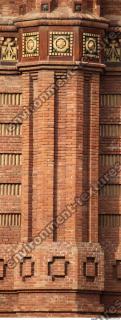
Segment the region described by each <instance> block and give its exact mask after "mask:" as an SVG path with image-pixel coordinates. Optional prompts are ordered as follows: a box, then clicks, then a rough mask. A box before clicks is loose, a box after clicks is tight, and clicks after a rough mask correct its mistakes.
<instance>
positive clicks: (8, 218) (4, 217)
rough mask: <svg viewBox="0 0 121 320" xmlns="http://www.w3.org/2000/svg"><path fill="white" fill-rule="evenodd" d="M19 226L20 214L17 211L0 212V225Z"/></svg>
mask: <svg viewBox="0 0 121 320" xmlns="http://www.w3.org/2000/svg"><path fill="white" fill-rule="evenodd" d="M14 226H16V227H20V226H21V214H17V213H0V227H14Z"/></svg>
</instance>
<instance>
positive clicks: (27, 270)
mask: <svg viewBox="0 0 121 320" xmlns="http://www.w3.org/2000/svg"><path fill="white" fill-rule="evenodd" d="M20 275H21V277H22V279H23V280H24V281H25V280H26V279H27V278H31V277H32V276H33V275H34V262H33V261H32V258H31V257H26V258H24V259H23V262H22V263H21V264H20Z"/></svg>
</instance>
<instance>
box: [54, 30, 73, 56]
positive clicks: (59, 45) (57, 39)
mask: <svg viewBox="0 0 121 320" xmlns="http://www.w3.org/2000/svg"><path fill="white" fill-rule="evenodd" d="M72 53H73V32H50V43H49V55H50V56H72Z"/></svg>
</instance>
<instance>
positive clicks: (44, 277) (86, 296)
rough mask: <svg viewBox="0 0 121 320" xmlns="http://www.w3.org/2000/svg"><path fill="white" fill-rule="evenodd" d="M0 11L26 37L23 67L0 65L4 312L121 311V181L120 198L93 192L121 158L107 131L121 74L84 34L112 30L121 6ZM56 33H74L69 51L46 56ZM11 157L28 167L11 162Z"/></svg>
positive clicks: (116, 140)
mask: <svg viewBox="0 0 121 320" xmlns="http://www.w3.org/2000/svg"><path fill="white" fill-rule="evenodd" d="M47 2H48V1H47ZM77 3H78V4H80V1H79V0H78V1H76V4H77ZM117 3H118V5H117V6H116V4H117ZM0 5H1V14H2V16H3V18H1V19H0V37H3V36H4V37H7V38H10V37H18V51H19V52H18V53H19V54H18V61H17V63H13V62H10V61H7V62H6V61H4V62H3V61H2V63H1V64H0V94H3V96H2V97H1V98H0V99H1V100H0V101H1V102H0V103H1V104H0V154H1V158H0V159H1V160H0V161H1V162H0V316H3V317H10V316H12V317H19V316H22V317H23V316H24V317H26V316H27V317H28V316H30V317H32V316H34V317H40V316H44V317H49V316H50V317H56V316H61V317H69V316H72V317H76V316H85V314H86V315H87V316H91V317H92V316H95V315H97V314H98V315H101V314H103V313H104V310H108V311H107V312H108V313H110V314H113V313H116V314H121V301H120V300H121V294H120V292H121V289H120V281H121V244H120V238H121V230H120V229H121V225H119V224H120V223H121V221H120V223H119V224H118V225H117V224H116V225H115V226H113V225H112V224H111V221H112V220H111V219H113V218H112V217H113V216H114V215H115V216H116V219H117V220H116V221H119V220H120V219H119V216H120V211H121V201H120V194H121V190H120V186H119V185H120V183H121V177H120V173H118V174H117V176H116V177H111V178H110V185H111V186H112V188H113V191H111V192H112V193H114V194H113V195H112V194H111V195H110V194H109V190H108V188H107V189H106V187H104V190H102V191H101V192H99V193H98V190H97V189H98V187H97V182H98V181H99V177H100V176H102V175H103V174H104V173H105V172H106V171H108V170H109V169H110V167H111V165H112V163H114V160H115V159H117V158H116V155H118V156H119V155H120V154H121V152H120V144H121V142H120V129H119V128H118V129H117V127H111V125H113V126H115V125H118V126H119V125H120V104H118V105H116V106H115V107H114V106H113V105H110V103H109V101H110V99H111V98H110V97H106V98H105V99H107V100H106V101H108V102H107V105H104V104H103V105H102V104H101V101H102V100H101V99H103V98H101V97H100V96H101V95H111V94H113V95H117V94H118V95H120V94H121V76H120V70H119V71H116V70H114V69H112V70H111V68H110V69H108V68H107V67H106V66H104V65H103V59H102V57H101V52H100V54H99V58H98V59H93V58H92V57H91V58H89V57H87V58H89V59H88V60H87V61H85V62H84V59H83V58H84V57H82V53H83V45H84V43H82V38H83V33H85V32H86V33H88V34H91V37H93V36H94V35H97V34H99V35H100V33H102V34H104V32H105V30H104V29H105V28H106V27H107V28H108V24H106V23H104V21H102V20H101V19H100V16H99V14H100V5H102V7H101V9H102V15H111V14H113V13H115V15H117V14H118V12H119V9H120V6H121V1H118V2H117V1H113V3H112V2H111V1H108V0H105V2H104V1H102V3H100V1H98V0H83V1H81V5H82V7H81V13H80V12H79V13H74V10H75V2H74V1H73V0H68V1H64V0H58V1H56V2H54V1H53V2H52V8H53V10H52V12H50V13H42V12H40V5H41V1H38V0H37V1H31V0H30V1H29V0H27V1H22V2H21V1H20V0H17V1H16V2H15V1H6V3H4V1H3V0H1V1H0ZM22 5H24V7H23V8H22ZM22 10H23V11H22ZM24 10H25V11H24ZM22 12H23V13H22ZM19 13H22V16H21V18H20V20H19V21H17V18H18V17H19ZM26 13H27V14H28V15H29V17H28V15H27V16H24V15H25V14H26ZM8 16H9V18H10V19H11V20H9V22H8V24H6V23H5V22H4V19H5V20H7V21H8ZM13 17H15V18H16V19H15V20H14V21H13V22H12V19H13ZM60 17H61V18H63V19H60ZM81 17H82V18H84V19H80V18H81ZM26 18H27V19H26ZM36 18H37V20H36ZM39 18H41V20H39ZM86 18H87V19H86ZM40 21H41V22H40ZM11 31H12V32H11ZM33 32H35V33H36V32H37V33H39V35H40V37H39V40H40V41H39V54H38V55H37V56H33V57H32V56H29V55H28V56H26V57H24V56H22V52H23V51H22V50H23V49H22V34H23V33H29V34H30V35H31V33H33ZM49 32H58V33H59V32H66V33H67V32H71V33H73V50H72V55H67V56H66V55H64V56H63V55H60V56H58V55H55V56H50V55H49ZM1 41H2V39H1ZM8 49H9V48H8ZM101 59H102V60H101ZM101 63H102V64H101ZM104 68H105V69H104ZM103 70H105V71H104V72H103ZM114 71H116V72H115V75H113V72H114ZM118 72H119V73H118ZM6 94H7V96H6ZM11 94H12V95H13V97H12V103H11V104H10V101H11V100H10V99H11V98H10V95H11ZM17 94H19V98H18V96H17V98H16V95H17ZM40 95H41V97H43V98H42V100H43V101H42V100H39V102H38V96H40ZM2 99H3V100H2ZM19 99H20V100H19ZM6 101H7V102H6ZM8 101H9V102H8ZM113 103H114V100H113ZM33 106H34V107H36V111H35V110H34V111H33V112H31V110H32V108H33ZM23 112H24V113H23ZM20 113H21V114H20ZM22 114H23V117H22ZM16 115H17V118H16ZM21 117H22V118H21ZM10 123H14V125H15V123H16V127H15V131H10V130H9V128H7V127H6V126H8V124H10ZM105 126H107V127H105ZM6 128H7V129H6ZM7 130H8V131H7ZM99 132H100V133H99ZM117 132H118V133H117ZM6 154H7V155H9V156H6ZM15 154H16V155H21V163H20V160H19V156H18V158H16V163H14V164H12V163H13V162H12V161H15V159H14V160H12V159H13V158H12V157H13V155H15ZM113 155H114V156H115V159H114V158H111V156H113ZM105 156H108V158H105ZM118 159H120V158H118ZM118 161H119V160H118ZM115 185H116V190H114V188H115ZM109 188H110V187H109ZM75 201H76V202H75ZM82 203H83V205H82ZM62 213H63V216H61V217H60V219H59V220H58V215H60V214H62ZM102 216H104V217H102ZM117 216H118V217H117ZM102 218H103V219H104V220H105V221H108V222H106V224H104V225H102V222H100V221H102V220H101V219H102ZM106 219H107V220H106ZM104 220H103V221H104ZM58 221H59V226H58V227H57V225H56V226H55V224H57V222H58ZM105 221H104V222H105ZM50 222H51V226H49V223H50ZM108 223H109V224H108ZM47 225H48V229H47ZM47 230H49V234H48V231H47ZM32 241H33V242H32ZM30 245H31V247H30ZM22 257H23V259H22ZM12 263H13V265H12ZM116 303H117V305H116Z"/></svg>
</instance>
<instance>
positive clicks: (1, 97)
mask: <svg viewBox="0 0 121 320" xmlns="http://www.w3.org/2000/svg"><path fill="white" fill-rule="evenodd" d="M21 103H22V94H21V93H0V105H1V106H3V105H5V106H7V105H11V106H19V105H21Z"/></svg>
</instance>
